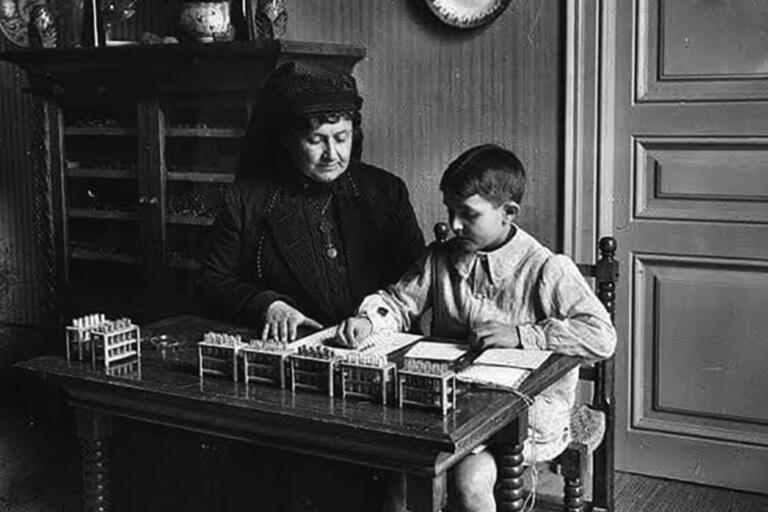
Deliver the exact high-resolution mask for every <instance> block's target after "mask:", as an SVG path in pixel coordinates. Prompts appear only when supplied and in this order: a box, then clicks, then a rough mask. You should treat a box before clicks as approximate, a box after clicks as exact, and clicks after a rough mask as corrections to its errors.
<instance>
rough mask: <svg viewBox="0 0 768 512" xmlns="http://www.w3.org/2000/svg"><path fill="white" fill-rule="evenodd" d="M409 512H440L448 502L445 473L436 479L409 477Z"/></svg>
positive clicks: (407, 485)
mask: <svg viewBox="0 0 768 512" xmlns="http://www.w3.org/2000/svg"><path fill="white" fill-rule="evenodd" d="M406 487H407V491H406V492H407V495H408V511H409V512H440V510H442V508H443V507H444V506H445V502H446V498H447V495H446V491H447V489H446V483H445V473H443V474H441V475H438V476H436V477H432V478H430V477H426V476H415V475H408V481H407V484H406Z"/></svg>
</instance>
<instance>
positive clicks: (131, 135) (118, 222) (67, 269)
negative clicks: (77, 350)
mask: <svg viewBox="0 0 768 512" xmlns="http://www.w3.org/2000/svg"><path fill="white" fill-rule="evenodd" d="M51 124H52V125H54V124H55V126H53V127H52V128H53V129H54V130H55V129H60V132H59V136H58V137H56V139H58V141H59V142H60V146H59V147H60V148H61V154H60V158H57V159H56V160H55V161H53V162H52V166H53V171H54V175H56V176H60V177H61V181H60V183H61V195H60V197H61V198H62V208H61V212H62V221H61V224H60V231H61V233H60V240H61V246H62V247H63V249H64V250H63V251H62V256H63V257H62V260H61V262H62V264H61V268H60V270H61V281H63V284H65V285H66V287H67V289H68V290H69V291H70V292H73V293H74V294H75V296H79V297H81V296H87V295H89V294H90V292H91V291H94V290H104V289H121V290H122V289H124V290H126V291H130V290H135V289H138V288H140V287H141V286H142V281H143V280H142V265H143V263H144V261H145V256H144V252H145V247H144V243H143V242H144V241H143V239H142V237H141V231H142V230H141V215H142V212H141V210H140V209H139V207H138V204H139V197H140V184H139V179H138V176H139V173H138V169H139V159H138V155H137V150H136V149H137V146H138V143H137V140H138V133H139V130H138V126H137V114H136V106H135V101H133V100H132V99H130V98H115V99H113V100H110V101H109V102H105V101H104V100H103V99H100V100H98V101H95V100H93V99H92V98H87V97H69V98H67V99H66V100H65V101H64V102H63V103H62V104H61V106H60V110H59V122H57V123H51ZM65 305H67V306H69V304H65ZM94 306H96V304H88V305H81V306H79V307H78V306H75V305H72V307H71V308H70V309H73V310H74V309H84V308H94Z"/></svg>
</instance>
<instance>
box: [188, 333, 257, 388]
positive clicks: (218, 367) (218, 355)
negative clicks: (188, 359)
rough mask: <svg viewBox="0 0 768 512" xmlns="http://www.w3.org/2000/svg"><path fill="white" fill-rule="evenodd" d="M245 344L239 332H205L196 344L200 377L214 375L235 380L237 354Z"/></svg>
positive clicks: (236, 374)
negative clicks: (201, 339)
mask: <svg viewBox="0 0 768 512" xmlns="http://www.w3.org/2000/svg"><path fill="white" fill-rule="evenodd" d="M246 346H247V344H246V343H245V342H243V338H242V336H241V335H239V334H226V333H219V332H207V333H205V335H204V336H203V341H201V342H199V343H198V344H197V350H198V365H199V370H200V378H201V379H202V378H203V377H204V376H205V375H215V376H218V377H226V378H230V379H232V380H233V381H235V382H237V379H238V372H237V361H238V354H239V352H240V351H241V350H242V349H243V348H244V347H246Z"/></svg>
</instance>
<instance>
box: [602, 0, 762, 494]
mask: <svg viewBox="0 0 768 512" xmlns="http://www.w3.org/2000/svg"><path fill="white" fill-rule="evenodd" d="M602 5H603V7H604V11H603V23H604V30H605V32H604V34H605V35H604V40H603V42H604V45H605V46H604V48H605V52H604V57H603V82H602V87H601V93H602V94H601V107H602V112H603V115H602V121H601V123H602V124H601V133H602V135H603V137H602V144H603V146H602V147H601V158H602V162H603V165H604V166H606V167H607V168H608V169H610V170H612V172H610V175H611V178H612V180H613V197H609V196H608V197H607V196H605V195H604V196H603V198H604V199H606V200H607V199H610V200H611V201H612V205H613V215H612V222H613V231H614V234H615V236H616V238H617V239H618V242H619V248H620V252H621V254H620V260H621V262H622V268H623V269H626V272H625V273H624V276H625V277H626V280H625V281H623V282H622V283H621V286H620V287H619V296H618V297H617V303H618V311H619V312H621V313H622V314H620V315H619V318H618V320H617V328H618V330H619V333H620V339H621V340H623V341H625V343H621V344H620V347H619V349H618V352H617V372H618V378H617V396H618V397H619V404H618V405H619V407H618V429H619V432H618V439H619V443H618V448H617V449H618V454H617V467H618V468H619V469H622V470H626V471H634V472H640V473H646V474H651V475H656V476H662V477H667V478H677V479H682V480H690V481H694V482H699V483H706V484H712V485H720V486H726V487H731V488H736V489H744V490H750V491H757V492H768V400H765V399H764V398H763V395H764V390H765V389H766V388H768V343H766V339H768V315H766V313H765V311H766V310H768V309H767V307H768V102H766V101H765V100H766V99H768V51H766V48H768V39H767V38H768V32H767V31H766V30H765V27H766V26H768V0H760V1H754V2H734V1H728V0H709V1H707V2H702V1H694V0H635V1H632V2H630V1H620V2H604V3H603V4H602ZM608 185H610V183H609V184H608Z"/></svg>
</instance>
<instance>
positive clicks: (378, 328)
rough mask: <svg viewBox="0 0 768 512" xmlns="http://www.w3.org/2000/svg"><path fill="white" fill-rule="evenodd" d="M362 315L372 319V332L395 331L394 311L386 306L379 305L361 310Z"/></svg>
mask: <svg viewBox="0 0 768 512" xmlns="http://www.w3.org/2000/svg"><path fill="white" fill-rule="evenodd" d="M360 315H361V316H363V317H365V318H367V319H368V320H370V322H371V327H372V328H371V334H375V333H379V332H388V331H394V329H393V328H392V322H391V317H392V312H391V311H389V310H388V309H387V308H385V307H382V306H379V307H376V308H373V309H368V310H365V311H361V312H360Z"/></svg>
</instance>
